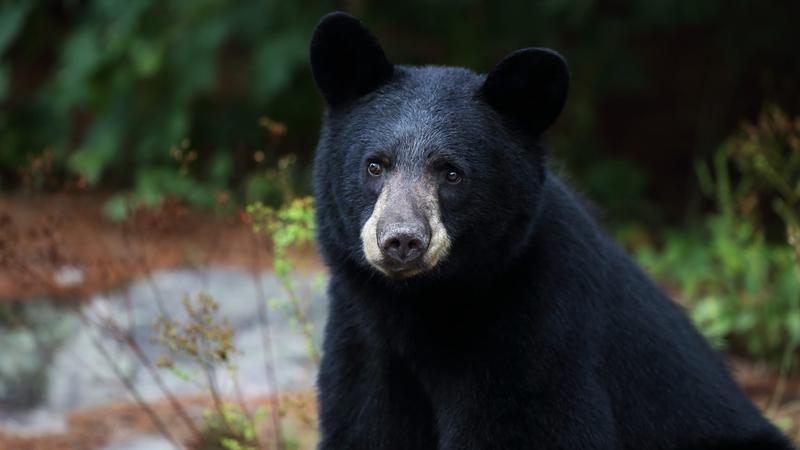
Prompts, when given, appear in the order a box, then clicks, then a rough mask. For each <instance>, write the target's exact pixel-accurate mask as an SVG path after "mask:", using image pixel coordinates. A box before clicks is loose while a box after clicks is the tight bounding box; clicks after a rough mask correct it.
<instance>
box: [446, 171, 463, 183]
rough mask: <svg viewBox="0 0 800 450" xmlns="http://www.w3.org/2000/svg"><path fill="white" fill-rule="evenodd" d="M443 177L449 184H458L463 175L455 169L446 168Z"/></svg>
mask: <svg viewBox="0 0 800 450" xmlns="http://www.w3.org/2000/svg"><path fill="white" fill-rule="evenodd" d="M444 178H445V180H447V182H448V183H450V184H458V183H460V182H461V180H463V179H464V175H463V174H462V173H461V172H459V171H458V170H456V169H447V173H446V174H445V177H444Z"/></svg>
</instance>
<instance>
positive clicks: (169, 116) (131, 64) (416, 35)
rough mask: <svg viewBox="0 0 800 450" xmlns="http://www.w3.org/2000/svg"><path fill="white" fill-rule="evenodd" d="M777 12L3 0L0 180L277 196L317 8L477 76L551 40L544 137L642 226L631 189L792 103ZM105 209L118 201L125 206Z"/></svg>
mask: <svg viewBox="0 0 800 450" xmlns="http://www.w3.org/2000/svg"><path fill="white" fill-rule="evenodd" d="M791 7H792V5H784V4H779V3H775V4H773V3H770V2H766V3H764V4H760V5H759V7H758V8H753V7H752V5H750V4H749V3H748V2H723V1H720V0H713V1H705V2H702V4H700V3H698V2H696V1H694V0H670V1H658V2H648V1H635V2H622V3H619V4H614V5H606V4H605V3H604V2H598V1H593V0H550V1H543V2H530V1H525V0H510V1H503V2H487V1H485V0H459V1H452V0H450V1H430V0H410V1H406V2H375V1H357V2H345V3H336V2H330V1H323V2H314V1H310V0H297V1H278V0H194V1H182V0H163V1H156V0H87V1H62V2H47V1H44V0H27V1H26V0H8V1H5V2H2V6H0V99H2V101H3V108H0V187H2V188H4V189H6V188H9V187H11V188H15V187H18V186H20V185H26V186H27V184H26V183H25V180H24V179H23V178H24V177H23V176H22V175H21V173H22V172H26V171H27V168H28V166H29V165H30V164H31V162H32V161H33V160H35V159H37V158H39V157H40V156H42V155H44V154H45V153H49V154H50V155H51V156H52V167H51V171H50V173H49V174H48V175H49V178H48V179H52V180H54V182H53V183H41V182H37V183H33V184H31V185H30V187H33V188H37V189H38V188H48V189H56V188H58V187H59V186H60V184H59V183H56V182H55V181H62V182H63V181H64V180H65V179H66V180H70V178H71V177H81V183H80V184H81V185H86V186H89V187H95V188H97V187H101V188H104V189H111V190H115V191H116V190H119V189H122V190H125V191H131V192H130V194H131V196H132V198H133V199H134V200H136V201H140V200H141V199H144V200H141V201H142V202H143V203H145V204H152V203H154V202H157V201H158V200H159V199H160V198H162V197H163V196H175V197H180V198H182V199H184V200H186V201H188V202H190V203H191V204H193V205H196V206H201V207H209V206H215V202H216V199H217V198H218V197H219V196H220V195H222V196H226V197H227V198H229V200H230V201H231V202H232V203H234V204H241V202H244V203H251V202H254V201H262V202H264V203H266V204H269V205H272V206H277V205H280V204H281V200H280V199H278V198H277V192H278V191H279V189H277V188H275V186H274V185H272V184H270V183H271V182H270V180H269V179H268V177H266V176H264V170H263V168H262V167H261V166H259V164H265V165H270V166H274V165H275V164H276V163H277V161H278V159H279V158H281V157H282V156H284V155H285V154H286V153H294V154H296V155H297V157H298V165H297V168H296V169H293V170H294V171H296V172H298V173H299V174H302V175H303V176H302V177H297V178H296V179H295V181H294V183H295V184H296V185H297V186H299V187H300V188H301V189H300V190H299V191H298V194H303V193H307V192H308V188H309V183H308V177H307V173H308V172H307V169H308V163H309V162H310V160H311V158H310V156H311V152H312V150H313V148H312V145H313V141H314V139H315V132H316V127H317V125H318V120H319V119H318V118H319V112H320V100H319V96H318V95H317V94H316V92H315V90H314V88H313V83H312V80H311V77H310V74H309V71H308V67H307V65H308V61H307V45H308V39H309V37H310V33H311V31H312V29H313V26H314V24H315V23H316V21H317V20H318V18H319V17H320V16H321V15H322V14H323V13H325V12H327V11H329V10H332V9H336V8H345V9H348V10H349V12H351V13H353V14H356V15H358V16H360V17H362V18H363V19H364V20H365V21H366V22H367V23H368V25H369V26H370V27H371V28H372V29H373V30H374V31H375V33H376V34H377V35H378V36H380V38H381V41H382V43H383V44H384V46H385V48H386V51H387V54H388V55H389V56H390V58H391V59H392V60H394V61H398V62H408V63H414V64H431V63H436V64H454V65H465V66H468V67H471V68H475V69H477V70H479V71H486V70H488V69H490V68H491V66H492V65H493V64H494V63H495V62H496V61H497V60H498V59H499V58H501V57H502V56H503V55H504V54H505V53H507V52H508V51H510V50H512V49H515V48H522V47H528V46H532V45H537V46H551V47H554V48H557V49H558V50H559V51H561V52H563V53H564V54H565V56H566V57H567V58H568V60H569V61H570V66H571V74H572V77H573V82H572V89H571V92H570V101H569V104H568V106H567V108H566V110H565V112H564V115H563V117H562V118H561V119H560V120H559V124H558V126H557V127H556V128H555V129H554V130H553V132H552V134H551V136H550V137H551V138H552V141H553V142H552V147H553V148H554V149H557V151H558V157H559V158H560V159H563V160H565V161H567V163H568V165H569V167H570V173H572V174H574V175H575V176H576V178H578V181H579V184H580V185H581V186H582V187H583V188H584V189H586V190H587V191H588V194H589V196H590V197H591V198H593V199H595V200H596V201H598V202H599V203H600V204H601V205H603V207H604V209H606V210H607V211H609V213H610V214H611V215H612V216H613V217H615V218H627V219H630V218H635V219H641V218H651V219H653V220H656V219H658V216H659V215H660V213H659V211H661V210H664V209H668V208H669V207H670V206H671V205H670V204H667V205H664V204H663V203H662V204H661V205H659V207H658V208H654V207H653V206H652V205H651V204H650V203H649V202H647V201H645V200H644V199H645V195H649V194H651V193H652V192H653V191H654V190H655V191H657V193H660V194H663V193H664V191H668V193H670V192H672V191H673V190H674V183H673V180H674V179H675V178H676V177H677V176H685V175H686V174H687V173H688V172H690V171H691V163H690V162H691V160H692V159H693V158H694V157H697V156H704V155H707V154H709V153H710V152H711V151H713V149H714V148H716V146H717V145H718V144H719V141H720V140H721V139H722V138H724V137H725V136H726V135H727V134H728V130H729V127H730V123H732V121H734V120H737V119H738V118H739V117H741V116H742V115H743V114H745V113H746V112H747V111H749V110H750V109H749V108H750V107H751V106H752V105H753V104H758V103H760V102H762V101H764V99H768V100H773V101H782V102H785V104H787V105H795V104H797V101H796V100H797V92H798V91H797V90H796V89H794V86H795V83H794V80H795V79H796V78H797V76H796V75H797V73H798V69H799V68H800V62H798V61H796V59H793V58H789V57H787V55H792V54H794V53H793V52H794V51H795V48H794V46H793V42H794V41H793V40H792V39H791V38H792V37H794V30H795V25H796V24H795V23H794V20H793V18H794V17H795V16H796V15H797V14H792V12H793V11H792V9H791ZM577 37H580V38H577ZM686 42H691V47H692V49H693V50H692V51H691V52H687V51H686V50H685V49H686V48H687V46H686ZM659 55H668V56H669V57H659ZM699 68H702V70H699ZM753 80H760V81H758V82H754V81H753ZM730 92H737V95H736V96H731V95H730ZM263 116H269V117H274V118H279V119H280V120H281V121H283V122H285V123H286V124H287V125H288V128H289V129H291V130H292V137H291V138H289V139H287V140H285V142H284V144H285V147H281V146H277V145H273V144H272V143H271V144H269V145H270V148H269V149H268V150H269V151H266V150H265V149H264V142H263V141H264V136H263V132H262V130H261V129H259V127H258V126H257V123H258V121H259V118H260V117H263ZM183 142H191V147H192V148H191V150H193V151H195V152H196V160H195V161H194V162H193V163H191V164H190V165H189V167H188V171H186V173H184V174H182V175H181V176H180V177H179V176H176V175H175V170H176V161H175V159H174V157H173V156H172V155H171V152H170V149H171V148H174V147H180V146H181V143H183ZM282 145H283V144H282ZM259 152H262V153H261V154H262V155H266V158H265V159H262V160H263V161H264V162H263V163H258V162H257V161H258V159H257V158H255V157H254V156H255V155H258V154H259ZM667 162H669V164H668V165H667V164H665V163H667ZM180 164H181V163H178V165H180ZM180 168H181V170H182V169H183V168H184V167H183V166H182V165H181V166H180ZM62 184H63V183H62ZM683 205H684V203H683V202H680V203H678V204H677V206H676V209H680V210H681V211H683V210H682V207H683ZM111 209H113V210H114V211H115V212H116V214H114V215H115V216H120V214H119V213H120V211H123V210H124V208H121V207H120V203H119V202H118V203H117V204H116V205H115V206H114V207H113V208H111Z"/></svg>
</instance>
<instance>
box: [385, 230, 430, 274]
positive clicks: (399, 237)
mask: <svg viewBox="0 0 800 450" xmlns="http://www.w3.org/2000/svg"><path fill="white" fill-rule="evenodd" d="M429 242H430V233H428V231H427V230H426V229H425V227H423V226H421V225H416V224H399V225H394V226H390V227H387V229H386V230H385V231H384V232H383V233H381V236H380V238H379V243H380V246H381V251H382V252H383V254H384V255H386V256H387V257H388V258H390V259H391V260H393V261H394V262H396V263H400V264H409V263H412V262H414V261H416V260H417V259H419V258H420V257H421V256H422V255H423V254H424V253H425V250H427V249H428V243H429Z"/></svg>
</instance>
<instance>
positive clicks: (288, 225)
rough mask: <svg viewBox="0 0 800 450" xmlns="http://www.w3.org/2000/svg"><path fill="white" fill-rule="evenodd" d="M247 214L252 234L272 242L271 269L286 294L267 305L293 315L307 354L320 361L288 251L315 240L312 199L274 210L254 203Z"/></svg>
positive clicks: (248, 207) (305, 199) (292, 202)
mask: <svg viewBox="0 0 800 450" xmlns="http://www.w3.org/2000/svg"><path fill="white" fill-rule="evenodd" d="M247 214H248V216H249V217H250V220H251V222H252V224H253V232H255V233H257V234H263V235H265V236H267V237H268V238H269V239H270V240H271V242H272V264H273V269H274V270H275V275H276V276H277V277H278V280H279V281H280V282H281V285H282V286H283V288H284V291H285V292H286V294H287V298H286V299H283V298H272V299H270V306H272V307H279V308H283V309H286V310H288V311H289V312H290V313H292V315H293V317H292V319H293V321H294V323H296V324H297V325H299V326H300V327H301V328H302V331H303V334H304V336H305V338H306V345H307V346H308V353H309V355H310V356H311V357H312V359H313V360H315V361H319V351H318V350H317V348H316V344H315V343H314V332H313V331H314V330H313V328H312V324H311V322H310V321H308V320H307V319H306V316H305V310H306V307H307V306H306V305H305V304H304V302H303V299H302V298H301V296H300V295H299V294H298V293H297V290H296V289H295V286H294V281H293V279H292V277H293V274H294V271H295V267H294V264H293V263H292V258H291V255H290V253H289V250H290V249H296V248H297V247H301V246H304V245H309V244H311V243H313V242H314V240H315V235H316V226H315V222H314V200H313V198H311V197H303V198H297V199H294V200H292V201H290V202H288V203H287V204H286V205H284V206H282V207H280V208H277V209H276V208H272V207H268V206H265V205H264V204H263V203H260V202H256V203H253V204H250V205H248V206H247Z"/></svg>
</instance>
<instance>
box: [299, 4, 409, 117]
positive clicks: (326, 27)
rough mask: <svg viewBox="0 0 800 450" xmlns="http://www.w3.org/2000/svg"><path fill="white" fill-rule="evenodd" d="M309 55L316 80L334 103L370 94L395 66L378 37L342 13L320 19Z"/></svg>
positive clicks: (390, 74) (333, 104) (330, 103)
mask: <svg viewBox="0 0 800 450" xmlns="http://www.w3.org/2000/svg"><path fill="white" fill-rule="evenodd" d="M310 56H311V71H312V74H313V75H314V81H315V82H316V83H317V87H318V88H319V90H320V92H321V93H322V96H323V97H325V101H327V102H328V104H329V105H331V106H336V105H339V104H341V103H344V102H346V101H348V100H353V99H356V98H358V97H361V96H362V95H365V94H367V93H369V92H370V91H372V90H373V89H375V88H377V87H378V86H380V85H381V84H383V83H384V82H386V81H387V80H388V79H389V78H390V77H391V76H392V72H393V69H394V67H393V66H392V64H391V63H390V62H389V61H388V60H387V59H386V55H385V54H384V53H383V49H382V48H381V45H380V44H379V43H378V40H377V39H376V38H375V36H373V35H372V33H370V32H369V30H368V29H367V28H366V27H365V26H364V25H363V24H362V23H361V22H359V21H358V19H356V18H355V17H352V16H350V15H348V14H345V13H342V12H334V13H330V14H328V15H326V16H325V17H323V18H322V19H321V20H320V21H319V24H317V28H316V29H315V30H314V36H313V37H312V38H311V49H310Z"/></svg>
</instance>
